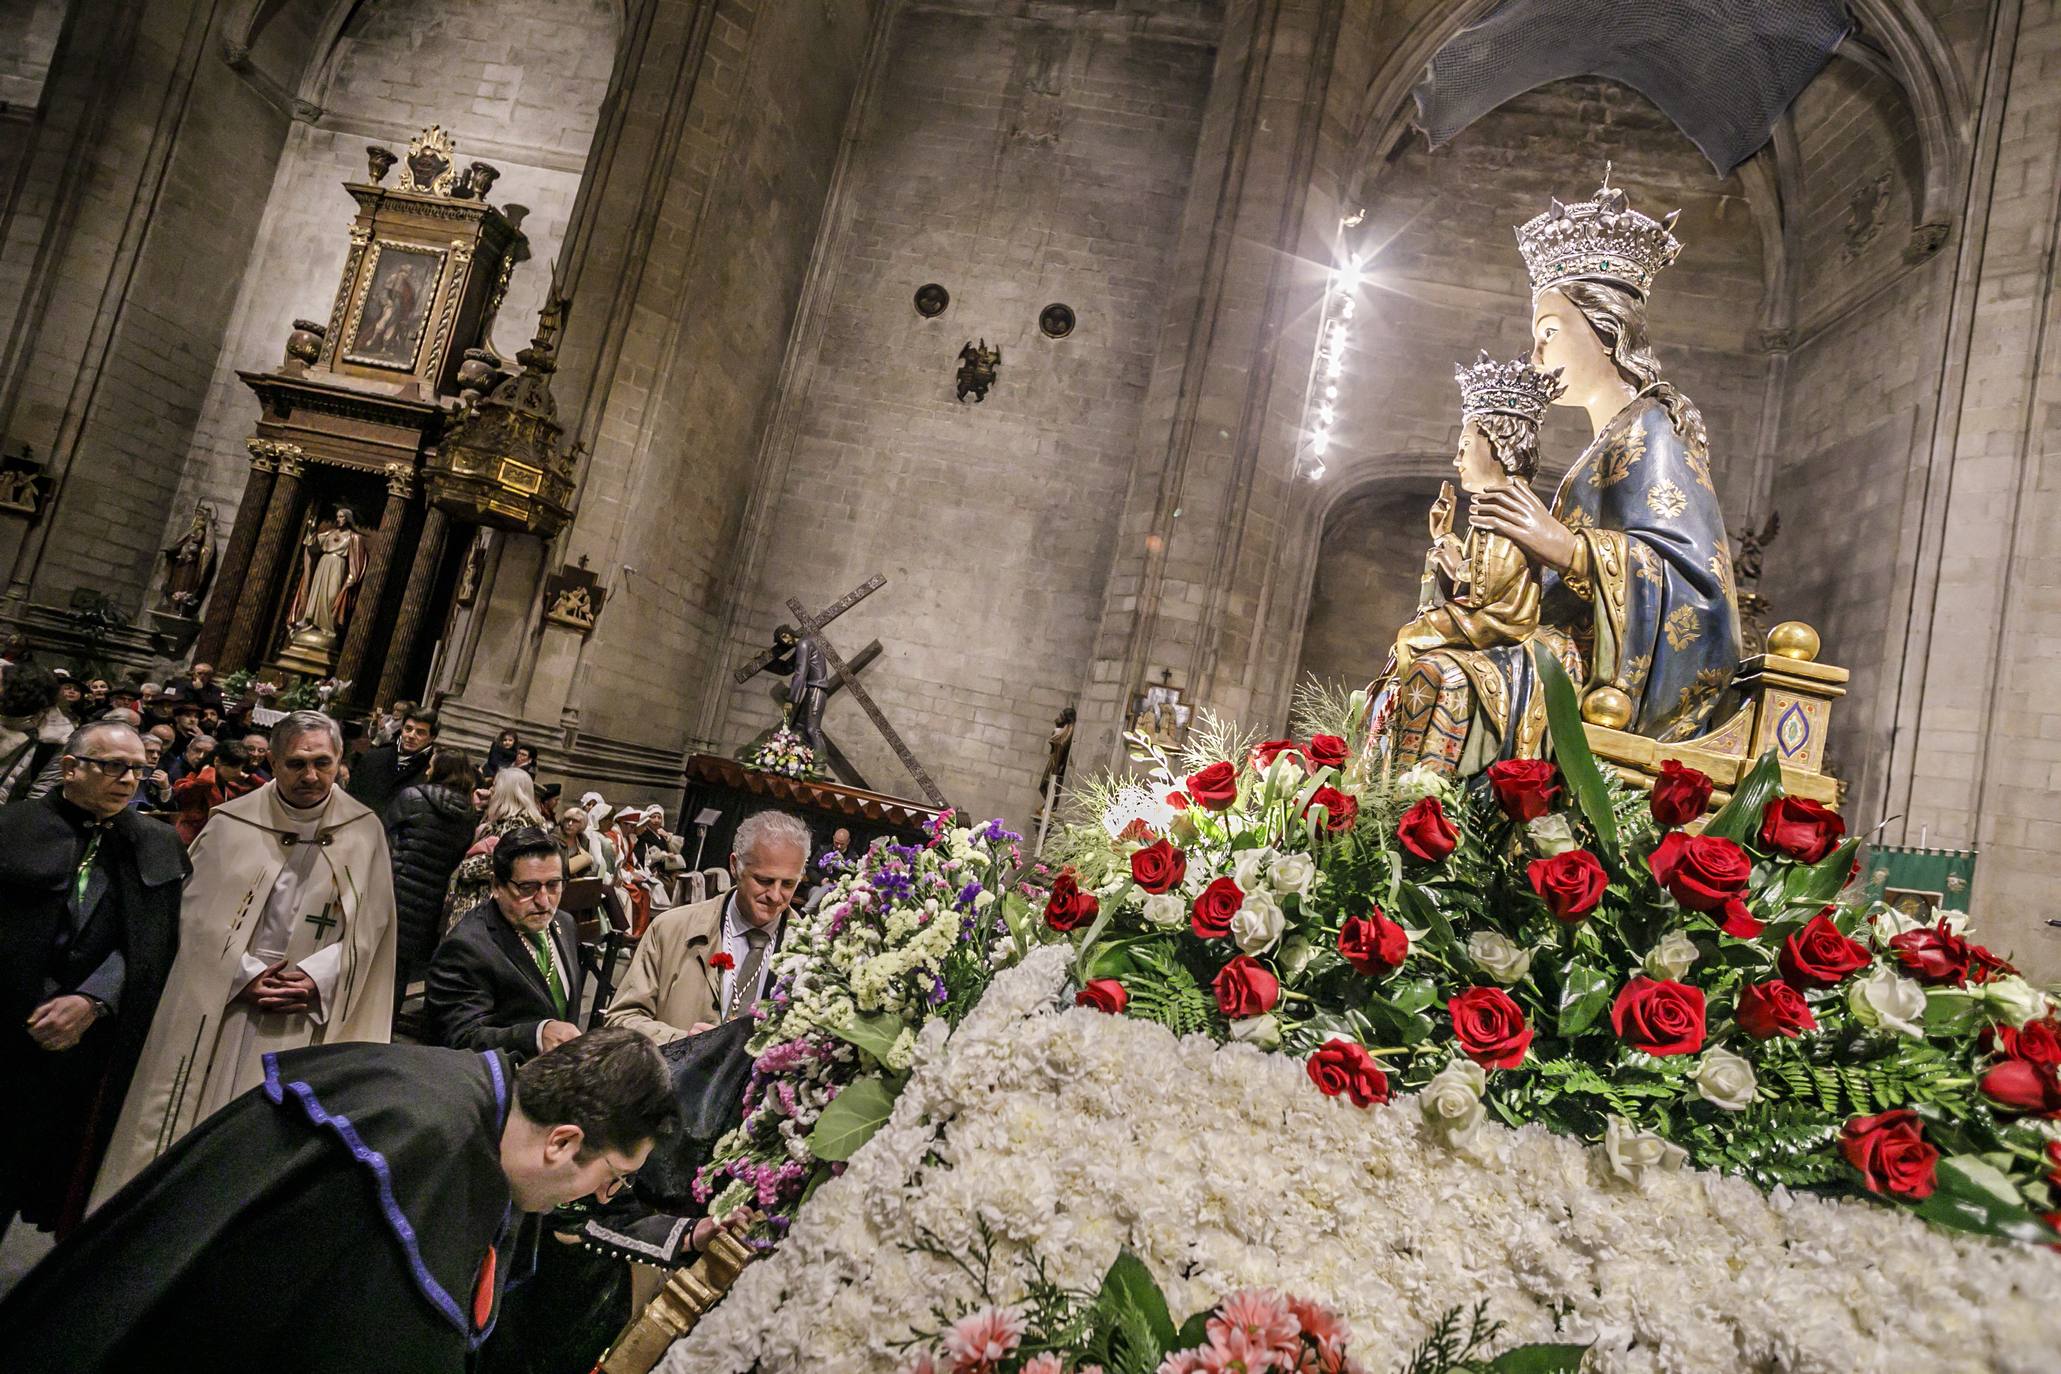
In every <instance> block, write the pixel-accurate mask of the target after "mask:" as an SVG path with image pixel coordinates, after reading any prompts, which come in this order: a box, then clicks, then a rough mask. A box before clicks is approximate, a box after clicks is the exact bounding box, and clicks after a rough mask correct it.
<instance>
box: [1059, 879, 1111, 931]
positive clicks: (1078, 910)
mask: <svg viewBox="0 0 2061 1374" xmlns="http://www.w3.org/2000/svg"><path fill="white" fill-rule="evenodd" d="M1101 910H1102V903H1101V902H1099V901H1097V900H1096V898H1095V894H1094V893H1092V892H1083V891H1081V885H1080V880H1079V879H1077V878H1076V877H1074V872H1073V870H1072V869H1070V868H1069V869H1065V870H1063V871H1061V873H1060V874H1059V876H1058V877H1057V878H1055V879H1054V880H1053V882H1052V895H1051V896H1050V897H1048V898H1046V899H1045V924H1046V925H1048V926H1050V927H1052V929H1054V930H1057V931H1060V932H1062V933H1064V932H1066V931H1069V930H1073V929H1075V928H1077V927H1079V926H1084V925H1086V924H1087V923H1088V922H1090V921H1092V920H1094V919H1095V915H1096V913H1097V912H1099V911H1101Z"/></svg>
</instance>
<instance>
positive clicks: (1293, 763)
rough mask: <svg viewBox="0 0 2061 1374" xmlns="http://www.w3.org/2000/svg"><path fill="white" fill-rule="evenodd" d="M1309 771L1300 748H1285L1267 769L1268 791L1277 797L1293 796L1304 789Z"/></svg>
mask: <svg viewBox="0 0 2061 1374" xmlns="http://www.w3.org/2000/svg"><path fill="white" fill-rule="evenodd" d="M1308 776H1309V772H1308V770H1307V769H1306V768H1304V767H1303V758H1302V751H1301V750H1300V749H1283V750H1282V751H1281V752H1280V753H1279V754H1278V755H1276V756H1275V758H1274V762H1273V764H1272V765H1271V766H1270V767H1269V768H1268V769H1267V782H1266V787H1267V791H1269V792H1271V793H1272V794H1274V795H1275V796H1277V797H1292V796H1294V795H1295V794H1296V793H1297V792H1300V791H1301V790H1302V785H1303V782H1304V780H1305V779H1307V778H1308Z"/></svg>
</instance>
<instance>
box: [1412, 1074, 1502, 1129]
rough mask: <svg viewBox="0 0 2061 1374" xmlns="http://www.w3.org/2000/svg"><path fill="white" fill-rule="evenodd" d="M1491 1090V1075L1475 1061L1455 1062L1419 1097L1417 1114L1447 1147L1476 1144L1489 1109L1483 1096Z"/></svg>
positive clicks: (1432, 1081) (1427, 1085)
mask: <svg viewBox="0 0 2061 1374" xmlns="http://www.w3.org/2000/svg"><path fill="white" fill-rule="evenodd" d="M1487 1087H1488V1073H1487V1071H1486V1070H1484V1069H1483V1068H1482V1067H1481V1065H1479V1064H1477V1063H1475V1062H1474V1061H1473V1060H1472V1059H1455V1060H1454V1061H1453V1062H1452V1063H1450V1064H1448V1065H1446V1066H1445V1067H1444V1068H1442V1069H1440V1070H1439V1071H1438V1073H1437V1074H1435V1075H1433V1077H1432V1080H1431V1081H1430V1082H1429V1083H1426V1084H1425V1085H1424V1091H1422V1092H1420V1093H1418V1094H1417V1110H1418V1111H1420V1112H1422V1113H1423V1114H1424V1124H1425V1125H1427V1126H1429V1127H1431V1129H1432V1130H1433V1131H1434V1132H1436V1133H1437V1134H1438V1135H1439V1136H1440V1137H1442V1138H1443V1139H1444V1140H1445V1142H1446V1144H1448V1145H1450V1146H1453V1147H1454V1148H1456V1149H1457V1148H1460V1147H1462V1146H1464V1145H1466V1144H1468V1143H1469V1142H1471V1141H1472V1139H1473V1136H1474V1132H1475V1130H1476V1129H1477V1128H1478V1127H1479V1126H1480V1125H1481V1120H1482V1117H1483V1115H1484V1114H1485V1113H1486V1111H1487V1108H1485V1107H1483V1106H1482V1105H1481V1094H1482V1091H1483V1090H1484V1089H1486V1088H1487Z"/></svg>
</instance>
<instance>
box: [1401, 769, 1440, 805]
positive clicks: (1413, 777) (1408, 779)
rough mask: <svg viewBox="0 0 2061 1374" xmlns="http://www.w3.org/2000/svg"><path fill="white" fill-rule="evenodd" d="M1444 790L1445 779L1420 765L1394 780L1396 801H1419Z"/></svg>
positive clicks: (1407, 770)
mask: <svg viewBox="0 0 2061 1374" xmlns="http://www.w3.org/2000/svg"><path fill="white" fill-rule="evenodd" d="M1444 790H1445V779H1443V778H1441V777H1440V776H1439V775H1438V774H1437V773H1436V772H1434V771H1432V770H1431V769H1429V768H1426V767H1425V766H1424V765H1423V764H1421V763H1420V764H1418V765H1417V766H1416V767H1415V768H1408V769H1405V770H1404V771H1403V772H1402V773H1401V774H1400V775H1399V776H1398V777H1397V778H1396V780H1395V797H1396V800H1397V801H1411V802H1414V801H1421V800H1423V799H1424V798H1425V797H1429V796H1432V795H1433V794H1435V793H1438V792H1442V791H1444Z"/></svg>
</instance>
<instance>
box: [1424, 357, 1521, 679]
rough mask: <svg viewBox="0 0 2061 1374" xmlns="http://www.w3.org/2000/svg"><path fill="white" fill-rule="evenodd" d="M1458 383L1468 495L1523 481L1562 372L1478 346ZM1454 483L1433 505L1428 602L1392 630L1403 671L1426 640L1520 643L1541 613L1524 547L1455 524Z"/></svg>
mask: <svg viewBox="0 0 2061 1374" xmlns="http://www.w3.org/2000/svg"><path fill="white" fill-rule="evenodd" d="M1454 378H1455V380H1457V381H1458V382H1459V384H1460V414H1461V425H1460V446H1459V449H1458V451H1457V452H1455V453H1454V455H1453V467H1454V468H1455V470H1457V471H1458V472H1459V474H1460V486H1461V487H1462V488H1463V489H1464V490H1465V491H1466V492H1467V493H1468V494H1469V495H1470V496H1477V495H1480V494H1481V493H1483V492H1487V491H1496V490H1501V489H1503V488H1506V487H1508V486H1510V485H1511V484H1513V483H1518V482H1524V481H1528V480H1529V479H1530V478H1531V476H1532V474H1533V473H1535V472H1536V471H1537V470H1538V465H1539V420H1540V418H1541V417H1542V416H1543V415H1544V414H1545V410H1546V407H1547V406H1548V405H1550V404H1551V403H1552V401H1553V398H1554V397H1555V396H1557V395H1558V394H1559V393H1560V382H1559V373H1558V372H1552V373H1545V372H1540V371H1539V370H1538V369H1537V368H1535V367H1533V366H1532V365H1531V364H1530V363H1528V362H1525V361H1524V360H1523V359H1518V360H1516V361H1513V362H1508V363H1499V362H1495V361H1494V360H1492V359H1491V358H1490V357H1489V356H1488V354H1486V353H1483V354H1482V355H1481V360H1480V361H1479V362H1477V363H1476V364H1475V365H1474V366H1473V367H1471V368H1455V369H1454ZM1452 523H1453V489H1452V484H1451V483H1447V484H1446V485H1445V487H1444V490H1443V491H1442V492H1441V493H1440V495H1439V499H1438V501H1437V502H1436V503H1435V504H1434V505H1433V506H1432V510H1431V533H1432V539H1433V542H1432V546H1431V553H1430V556H1429V558H1428V559H1427V560H1426V561H1427V570H1428V576H1427V578H1426V582H1427V588H1426V590H1427V592H1428V593H1429V594H1428V595H1427V596H1426V598H1425V604H1424V605H1422V606H1420V607H1419V608H1418V615H1417V618H1416V619H1415V620H1412V621H1411V622H1410V623H1409V624H1407V625H1405V626H1404V627H1403V628H1402V630H1401V631H1399V632H1398V633H1397V635H1396V640H1395V650H1394V665H1395V666H1394V671H1395V672H1396V674H1397V675H1398V676H1400V675H1401V674H1403V673H1405V672H1407V671H1408V670H1409V667H1410V665H1411V663H1413V662H1414V661H1415V660H1416V659H1417V657H1418V655H1420V654H1424V653H1428V652H1430V651H1431V650H1433V649H1487V648H1490V647H1492V646H1494V645H1498V644H1522V643H1523V642H1524V641H1526V640H1528V639H1530V638H1531V636H1532V633H1533V632H1534V631H1535V630H1537V628H1538V623H1539V579H1538V573H1537V570H1536V569H1534V568H1533V567H1532V566H1531V563H1530V561H1529V560H1528V559H1527V558H1526V557H1525V556H1524V551H1523V550H1521V549H1519V548H1518V547H1517V546H1516V545H1515V544H1512V543H1511V542H1510V541H1509V540H1508V539H1505V538H1503V537H1502V536H1501V535H1495V534H1487V533H1484V532H1482V531H1479V530H1473V531H1470V532H1469V533H1468V535H1467V537H1466V538H1465V539H1464V540H1463V539H1456V538H1454V537H1453V532H1452Z"/></svg>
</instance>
